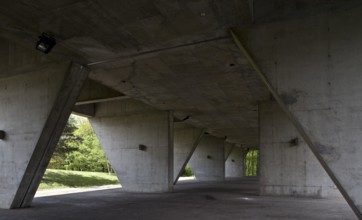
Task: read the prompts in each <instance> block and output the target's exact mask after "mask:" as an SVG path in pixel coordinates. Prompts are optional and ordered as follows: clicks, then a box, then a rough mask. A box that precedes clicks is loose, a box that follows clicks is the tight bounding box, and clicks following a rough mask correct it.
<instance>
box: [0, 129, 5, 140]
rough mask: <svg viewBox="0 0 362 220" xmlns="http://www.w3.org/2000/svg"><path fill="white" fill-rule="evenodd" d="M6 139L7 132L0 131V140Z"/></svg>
mask: <svg viewBox="0 0 362 220" xmlns="http://www.w3.org/2000/svg"><path fill="white" fill-rule="evenodd" d="M3 139H5V131H0V140H3Z"/></svg>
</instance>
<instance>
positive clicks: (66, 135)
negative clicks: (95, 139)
mask: <svg viewBox="0 0 362 220" xmlns="http://www.w3.org/2000/svg"><path fill="white" fill-rule="evenodd" d="M77 129H78V127H77V122H76V119H75V118H74V116H71V117H69V120H68V122H67V124H66V125H65V128H64V130H63V133H62V135H61V137H60V139H59V142H58V144H57V146H56V148H55V151H54V153H53V157H52V158H51V160H50V163H49V166H48V167H49V168H53V169H62V168H64V165H65V160H66V157H67V154H69V153H70V152H74V151H77V150H78V145H79V144H80V143H81V142H82V138H81V136H77V135H75V133H74V132H75V131H76V130H77Z"/></svg>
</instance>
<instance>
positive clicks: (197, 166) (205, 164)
mask: <svg viewBox="0 0 362 220" xmlns="http://www.w3.org/2000/svg"><path fill="white" fill-rule="evenodd" d="M224 142H225V141H224V139H223V138H216V137H213V136H210V135H205V136H203V137H202V139H201V141H200V144H199V145H198V146H197V148H196V150H195V152H194V154H193V155H192V157H191V159H190V167H191V169H192V171H193V172H194V173H195V177H196V179H197V180H200V181H219V180H224V178H225V156H224ZM208 156H209V158H208Z"/></svg>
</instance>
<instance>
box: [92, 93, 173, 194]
mask: <svg viewBox="0 0 362 220" xmlns="http://www.w3.org/2000/svg"><path fill="white" fill-rule="evenodd" d="M90 122H91V124H92V126H93V128H94V130H95V132H96V134H97V136H98V138H99V140H100V142H101V145H102V147H103V149H104V151H105V153H106V155H107V157H108V159H109V161H110V162H111V164H112V167H113V169H114V170H115V171H116V173H117V176H118V178H119V179H120V181H121V184H122V187H123V189H124V190H125V191H131V192H170V191H172V189H173V177H174V176H173V116H172V112H168V111H159V110H156V109H154V108H152V107H150V106H147V105H145V104H143V103H141V102H138V101H134V100H130V99H127V100H120V101H113V102H106V103H99V104H97V105H96V117H94V118H90Z"/></svg>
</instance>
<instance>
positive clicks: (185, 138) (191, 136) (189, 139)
mask: <svg viewBox="0 0 362 220" xmlns="http://www.w3.org/2000/svg"><path fill="white" fill-rule="evenodd" d="M204 132H205V129H201V128H196V127H191V126H189V125H186V124H184V123H181V122H179V123H175V126H174V148H175V149H174V184H176V183H177V181H178V179H179V177H180V175H181V173H182V172H183V171H184V169H185V167H186V165H187V163H188V162H189V161H190V158H191V157H192V155H193V153H194V152H195V150H196V148H197V146H198V145H199V143H200V141H201V138H202V137H203V135H204Z"/></svg>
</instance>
